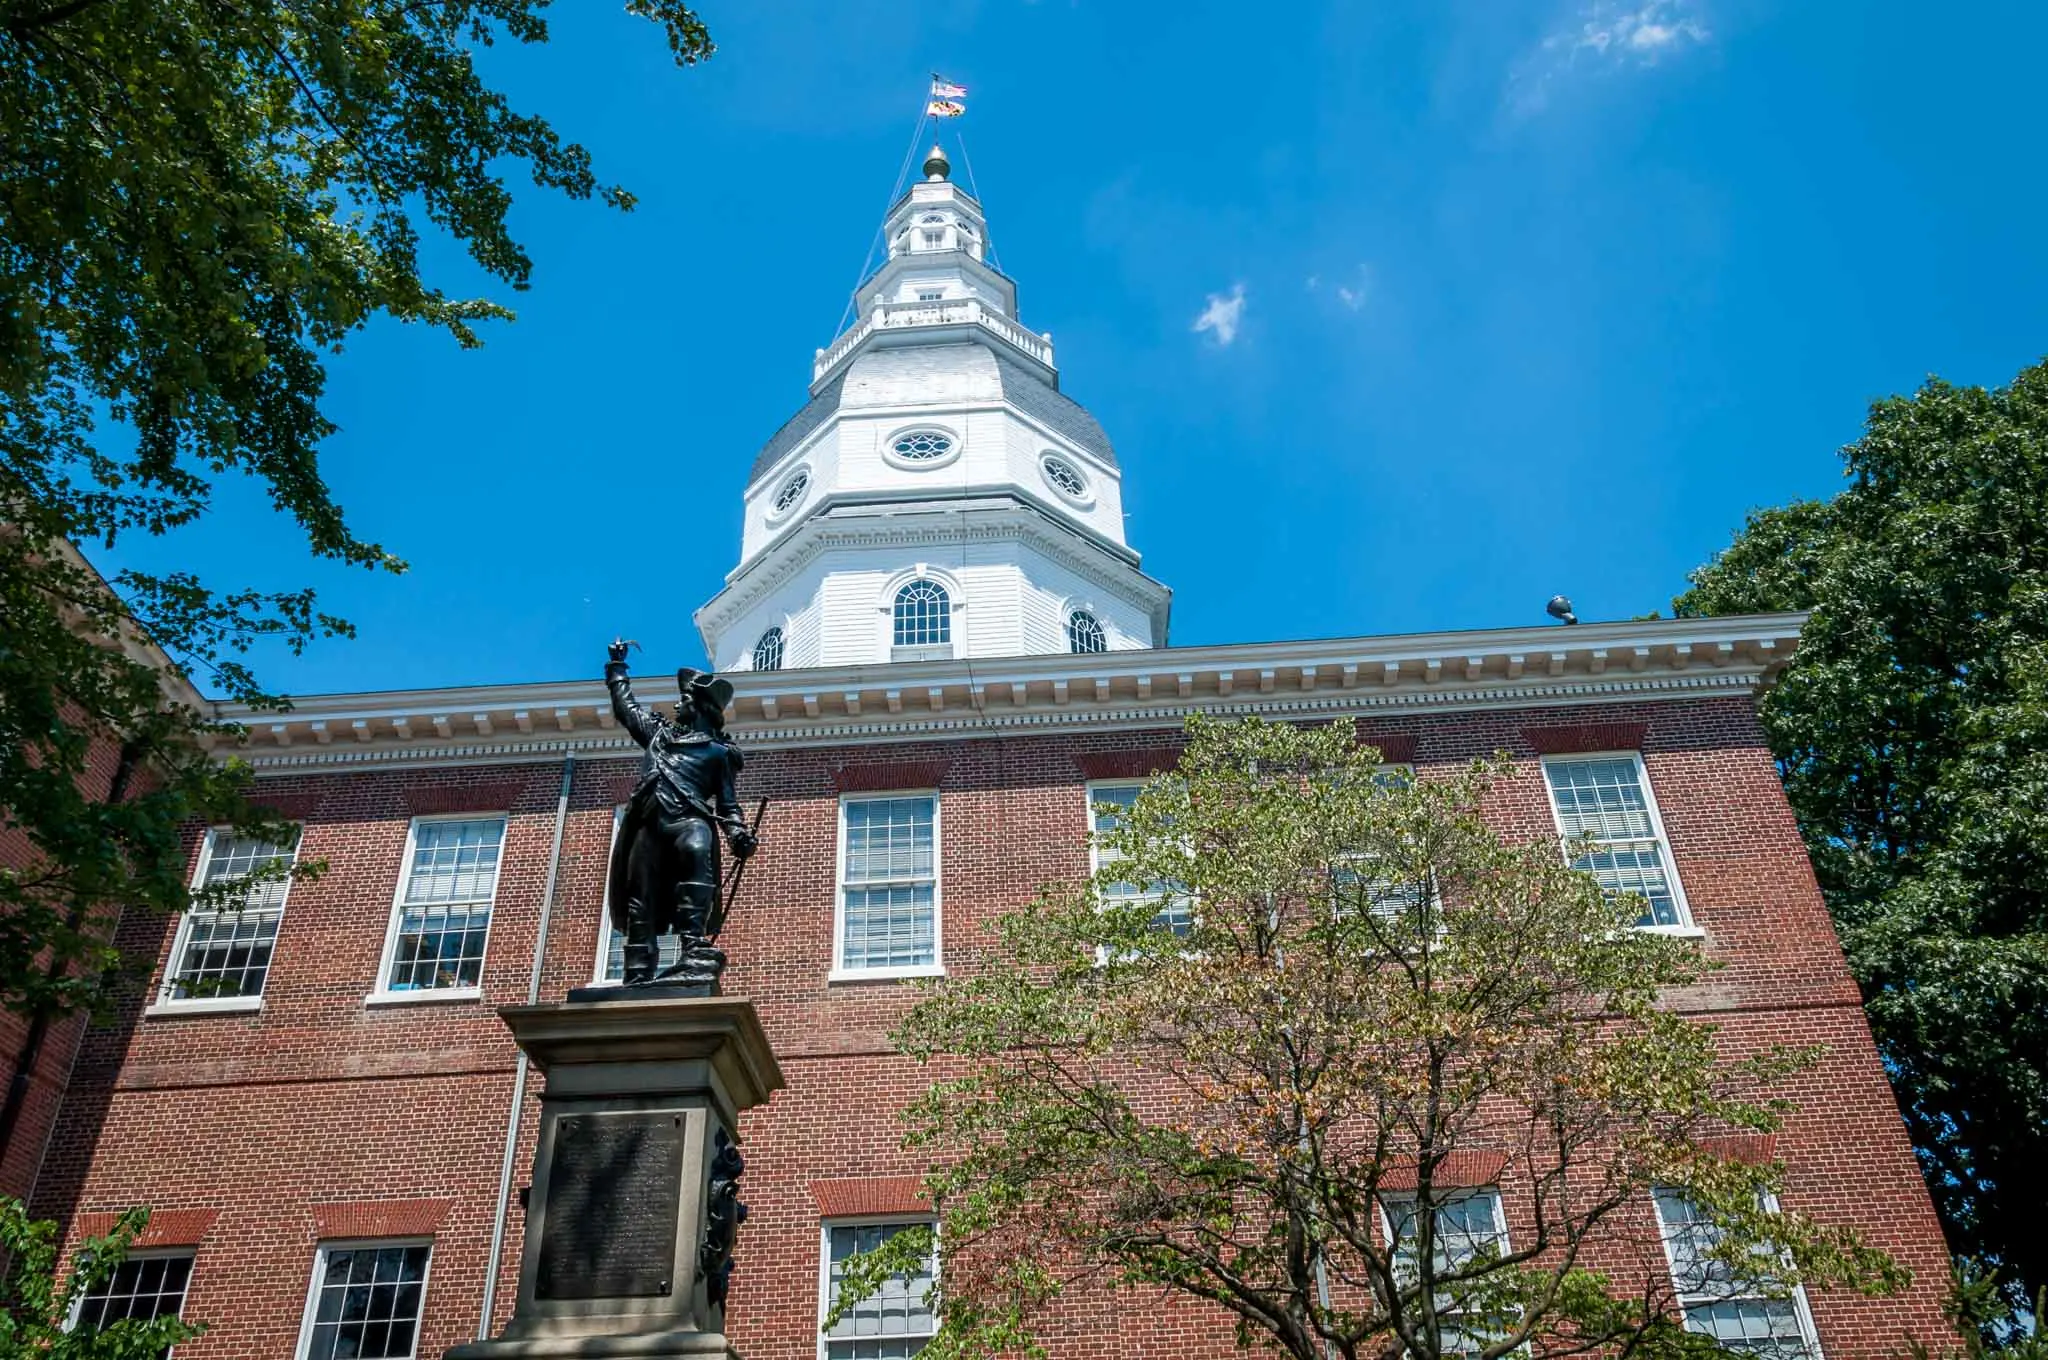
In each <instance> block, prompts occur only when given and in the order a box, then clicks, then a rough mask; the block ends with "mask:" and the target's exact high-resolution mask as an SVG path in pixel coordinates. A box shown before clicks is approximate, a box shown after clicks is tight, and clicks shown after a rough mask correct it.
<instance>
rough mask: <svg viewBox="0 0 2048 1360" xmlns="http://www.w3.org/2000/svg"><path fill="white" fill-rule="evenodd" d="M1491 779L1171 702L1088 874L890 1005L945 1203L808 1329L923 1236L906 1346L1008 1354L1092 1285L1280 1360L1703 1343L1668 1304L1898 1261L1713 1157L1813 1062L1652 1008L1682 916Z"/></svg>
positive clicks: (1754, 1123)
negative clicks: (965, 964)
mask: <svg viewBox="0 0 2048 1360" xmlns="http://www.w3.org/2000/svg"><path fill="white" fill-rule="evenodd" d="M1511 773H1512V772H1511V770H1510V769H1509V767H1507V766H1506V765H1505V764H1504V763H1501V762H1492V763H1484V764H1477V765H1474V766H1473V767H1471V768H1470V769H1469V770H1466V771H1464V772H1462V773H1460V774H1458V775H1455V776H1453V777H1448V778H1441V779H1439V778H1431V779H1428V780H1412V779H1409V778H1405V777H1398V776H1395V775H1392V774H1390V772H1388V771H1387V770H1386V769H1384V768H1383V767H1382V766H1381V764H1380V758H1379V755H1378V753H1377V752H1376V751H1373V750H1372V749H1371V748H1369V747H1365V746H1362V745H1360V744H1359V743H1358V742H1357V740H1356V738H1355V736H1354V735H1353V733H1352V731H1351V730H1350V729H1349V727H1348V726H1345V725H1335V726H1331V727H1328V728H1322V729H1307V728H1301V727H1295V726H1290V725H1282V724H1268V723H1262V722H1259V721H1256V720H1250V721H1245V722H1241V723H1209V722H1202V721H1194V722H1191V724H1190V730H1189V744H1188V747H1187V750H1186V752H1185V754H1184V756H1183V758H1182V760H1181V762H1180V765H1179V768H1178V769H1177V770H1176V771H1175V772H1173V773H1172V774H1171V775H1169V776H1165V777H1161V778H1157V779H1154V780H1153V781H1151V782H1150V783H1149V784H1148V785H1147V786H1146V787H1145V789H1144V790H1143V792H1142V793H1140V794H1139V796H1138V797H1137V799H1136V802H1135V804H1134V805H1133V806H1131V807H1130V808H1128V809H1127V810H1119V812H1118V816H1117V817H1116V818H1115V821H1114V824H1113V825H1112V826H1111V827H1110V829H1108V830H1106V831H1104V832H1103V833H1102V841H1101V849H1100V862H1101V864H1102V866H1103V867H1102V869H1101V870H1100V871H1099V872H1098V873H1097V874H1096V875H1095V876H1094V878H1093V880H1092V881H1089V882H1085V883H1079V884H1070V885H1063V886H1054V887H1051V888H1048V889H1046V890H1045V891H1043V892H1042V893H1041V894H1040V895H1039V897H1038V898H1037V900H1036V901H1035V902H1033V903H1032V904H1031V905H1030V906H1028V907H1026V908H1023V909H1021V910H1018V911H1015V912H1013V913H1010V914H1008V915H1006V916H1005V917H1003V918H1002V919H1001V921H1000V922H999V925H998V931H997V938H996V940H995V941H994V942H993V943H992V945H991V946H990V948H989V950H988V951H987V954H986V957H985V958H984V959H983V960H982V961H981V966H979V967H978V968H977V969H975V970H974V971H972V972H971V973H967V974H964V975H961V976H956V977H951V978H947V979H945V980H943V981H941V982H938V983H936V984H934V985H933V986H932V987H931V988H930V990H929V991H928V992H927V993H926V994H925V995H924V996H923V997H922V998H921V999H920V1000H919V1002H918V1003H917V1005H916V1006H915V1007H914V1009H913V1010H912V1011H911V1012H910V1014H909V1016H908V1018H907V1020H906V1021H905V1023H904V1024H903V1026H902V1027H901V1029H900V1031H899V1033H898V1035H897V1041H898V1044H899V1046H900V1047H901V1048H902V1049H903V1050H904V1051H905V1052H907V1053H909V1054H911V1055H912V1056H914V1057H916V1058H917V1059H919V1060H920V1061H922V1062H925V1063H927V1064H929V1065H930V1066H931V1067H932V1069H933V1070H934V1072H935V1075H936V1077H937V1079H936V1080H935V1081H934V1082H933V1084H932V1085H931V1086H930V1088H929V1089H928V1091H927V1092H926V1093H925V1094H924V1095H923V1096H922V1097H921V1098H920V1099H919V1100H918V1101H917V1102H916V1103H915V1104H914V1106H913V1107H912V1109H911V1110H910V1111H909V1112H908V1117H909V1120H910V1124H911V1132H910V1134H909V1142H910V1145H911V1146H912V1147H914V1148H916V1149H918V1150H920V1152H921V1154H922V1155H923V1156H925V1157H927V1158H928V1159H929V1161H930V1164H931V1165H932V1166H933V1167H934V1168H935V1169H934V1170H933V1171H932V1172H931V1174H930V1176H929V1178H928V1182H927V1185H928V1189H929V1191H930V1193H931V1196H932V1200H933V1204H934V1206H935V1215H936V1219H937V1222H936V1226H935V1228H932V1229H929V1230H927V1229H911V1230H908V1231H904V1232H900V1233H898V1234H896V1235H895V1236H894V1237H892V1238H890V1239H889V1240H887V1241H886V1242H885V1243H883V1244H882V1245H881V1246H880V1247H879V1248H877V1249H876V1250H874V1251H871V1252H869V1253H867V1254H866V1255H864V1256H860V1257H857V1258H855V1259H854V1261H853V1262H852V1263H850V1265H848V1266H846V1267H845V1268H844V1270H843V1275H842V1277H841V1279H840V1281H839V1286H838V1289H837V1301H836V1303H835V1305H834V1308H833V1310H832V1311H831V1312H830V1314H829V1315H828V1318H827V1326H828V1327H829V1326H831V1325H834V1324H836V1323H837V1322H838V1321H839V1318H840V1317H841V1316H842V1315H844V1314H845V1313H846V1312H847V1310H848V1309H849V1308H850V1307H851V1305H852V1303H853V1301H854V1300H857V1299H859V1298H862V1297H864V1296H866V1295H868V1294H871V1293H872V1292H874V1291H875V1290H877V1289H880V1288H882V1287H883V1286H884V1284H885V1283H886V1282H887V1281H888V1280H890V1279H891V1278H892V1277H896V1276H902V1275H907V1274H913V1273H915V1272H916V1271H917V1270H918V1269H919V1268H920V1267H921V1265H922V1263H923V1262H925V1261H928V1260H929V1253H930V1252H931V1250H932V1246H933V1237H934V1234H935V1235H936V1239H937V1245H938V1248H939V1254H940V1259H941V1262H942V1269H941V1271H940V1273H939V1277H938V1283H937V1285H936V1286H935V1287H934V1290H933V1302H934V1304H935V1306H936V1307H937V1308H938V1309H939V1312H940V1316H941V1326H940V1330H939V1333H938V1335H937V1337H936V1338H934V1340H933V1342H932V1343H931V1345H930V1346H928V1347H927V1348H926V1349H925V1351H924V1352H923V1354H924V1355H926V1356H927V1357H934V1356H953V1355H962V1356H966V1355H991V1354H995V1353H998V1352H1005V1351H1018V1350H1025V1351H1028V1350H1031V1349H1032V1348H1034V1346H1035V1345H1036V1339H1035V1338H1036V1336H1037V1335H1038V1333H1039V1332H1040V1330H1041V1329H1042V1326H1043V1324H1044V1322H1045V1320H1046V1319H1047V1317H1048V1315H1049V1314H1051V1313H1054V1312H1057V1311H1058V1309H1059V1306H1060V1302H1061V1296H1062V1295H1063V1294H1065V1293H1066V1292H1067V1291H1069V1290H1070V1289H1072V1288H1074V1287H1076V1286H1081V1285H1086V1286H1088V1287H1101V1286H1109V1287H1118V1288H1127V1289H1133V1290H1144V1291H1148V1293H1149V1295H1150V1296H1151V1297H1156V1296H1157V1295H1158V1293H1159V1292H1160V1291H1164V1292H1166V1293H1168V1294H1174V1295H1180V1296H1184V1297H1186V1298H1189V1299H1194V1300H1202V1301H1206V1302H1207V1303H1208V1304H1211V1305H1214V1306H1215V1307H1216V1308H1218V1309H1220V1310H1222V1312H1223V1313H1225V1314H1227V1315H1228V1316H1229V1317H1231V1318H1233V1319H1234V1320H1235V1322H1236V1328H1237V1336H1238V1340H1239V1343H1240V1344H1242V1345H1246V1346H1250V1345H1262V1346H1266V1347H1271V1348H1273V1349H1276V1350H1278V1351H1279V1352H1280V1353H1282V1354H1286V1355H1290V1356H1295V1357H1299V1360H1331V1357H1344V1358H1345V1360H1353V1358H1354V1357H1360V1356H1384V1355H1394V1354H1399V1353H1402V1352H1405V1353H1406V1354H1408V1355H1410V1356H1414V1357H1417V1358H1418V1360H1440V1358H1441V1357H1446V1356H1452V1355H1461V1356H1474V1357H1480V1360H1495V1357H1501V1356H1506V1355H1509V1354H1510V1353H1519V1352H1522V1351H1524V1350H1525V1349H1528V1350H1532V1351H1533V1352H1534V1353H1536V1354H1545V1355H1558V1354H1577V1353H1590V1352H1593V1351H1604V1352H1607V1353H1612V1354H1619V1355H1624V1356H1626V1355H1679V1354H1684V1355H1702V1354H1711V1353H1713V1352H1715V1351H1716V1350H1717V1349H1718V1343H1717V1342H1716V1340H1715V1339H1714V1338H1713V1336H1711V1335H1709V1334H1706V1333H1703V1332H1702V1331H1699V1330H1689V1329H1688V1327H1687V1325H1686V1319H1685V1309H1686V1308H1687V1307H1688V1306H1689V1307H1692V1308H1695V1309H1704V1310H1707V1312H1711V1311H1712V1309H1713V1308H1714V1306H1715V1302H1716V1301H1717V1300H1718V1301H1723V1302H1727V1301H1734V1300H1743V1301H1746V1304H1747V1306H1749V1307H1750V1308H1751V1309H1752V1310H1756V1315H1758V1316H1768V1317H1773V1318H1778V1319H1784V1318H1788V1317H1792V1316H1794V1314H1793V1311H1792V1301H1791V1294H1792V1290H1793V1288H1794V1286H1795V1285H1797V1284H1800V1283H1804V1284H1806V1285H1808V1286H1810V1287H1830V1288H1836V1287H1839V1288H1849V1289H1854V1290H1860V1291H1865V1292H1870V1293H1882V1292H1889V1291H1893V1290H1896V1289H1898V1288H1900V1287H1901V1286H1902V1285H1903V1283H1904V1280H1905V1273H1904V1272H1903V1271H1902V1270H1901V1269H1900V1268H1899V1267H1898V1266H1896V1265H1895V1264H1894V1263H1893V1262H1892V1261H1891V1260H1890V1259H1889V1258H1888V1257H1886V1256H1885V1255H1883V1254H1882V1253H1881V1252H1879V1251H1876V1250H1874V1249H1872V1248H1870V1247H1868V1246H1867V1245H1865V1244H1864V1243H1862V1242H1861V1241H1860V1240H1859V1239H1858V1238H1857V1237H1856V1235H1855V1234H1854V1233H1853V1232H1851V1231H1849V1230H1847V1229H1845V1228H1841V1227H1836V1226H1830V1225H1825V1224H1821V1223H1817V1222H1815V1221H1813V1220H1811V1219H1809V1218H1807V1217H1806V1216H1804V1215H1802V1214H1799V1213H1796V1212H1790V1211H1785V1212H1779V1211H1777V1209H1776V1200H1775V1191H1776V1188H1777V1171H1776V1168H1775V1167H1774V1166H1772V1165H1769V1164H1757V1163H1756V1162H1754V1161H1748V1160H1741V1159H1736V1158H1732V1157H1729V1156H1726V1155H1721V1154H1723V1153H1724V1152H1725V1151H1726V1150H1727V1149H1728V1147H1729V1146H1730V1144H1729V1143H1728V1141H1727V1139H1728V1136H1729V1135H1734V1134H1742V1133H1763V1132H1768V1131H1771V1130H1774V1129H1776V1128H1777V1127H1778V1126H1779V1124H1780V1122H1781V1120H1782V1118H1783V1116H1784V1113H1785V1108H1786V1107H1785V1106H1784V1104H1783V1103H1782V1102H1781V1101H1779V1100H1776V1099H1774V1098H1773V1097H1772V1095H1771V1090H1772V1087H1773V1086H1774V1085H1775V1084H1776V1083H1778V1082H1780V1081H1782V1080H1783V1079H1784V1078H1785V1077H1787V1076H1788V1075H1790V1074H1791V1073H1793V1072H1795V1071H1796V1070H1798V1069H1800V1068H1801V1067H1803V1066H1805V1065H1807V1064H1810V1063H1811V1062H1812V1061H1814V1059H1815V1057H1816V1056H1817V1055H1816V1054H1815V1053H1813V1052H1811V1051H1790V1050H1785V1049H1777V1048H1773V1049H1768V1050H1764V1051H1757V1052H1750V1053H1746V1054H1739V1055H1738V1054H1733V1053H1728V1052H1724V1051H1722V1050H1723V1047H1724V1045H1723V1044H1722V1043H1721V1042H1720V1041H1719V1039H1718V1036H1717V1034H1716V1032H1715V1030H1714V1029H1713V1027H1711V1026H1708V1025H1704V1024H1700V1023H1697V1022H1694V1021H1691V1020H1688V1019H1686V1018H1684V1017H1682V1016H1680V1015H1678V1014H1676V1013H1674V1011H1672V1010H1671V1009H1669V1008H1667V1007H1666V1006H1665V1005H1663V1004H1660V998H1663V997H1664V996H1665V995H1666V994H1667V993H1668V992H1669V991H1670V990H1671V989H1673V988H1677V987H1683V986H1685V985H1687V984H1689V983H1693V982H1695V981H1697V980H1698V979H1700V978H1701V976H1702V975H1703V972H1704V971H1705V965H1704V964H1703V962H1702V960H1701V957H1700V953H1699V949H1698V946H1697V944H1695V943H1693V942H1691V941H1687V940H1682V939H1673V938H1670V937H1668V936H1663V935H1658V934H1653V933H1649V932H1644V931H1640V930H1636V929H1633V928H1632V927H1633V926H1634V925H1635V923H1636V921H1637V919H1638V916H1639V914H1640V912H1641V910H1642V903H1641V902H1640V900H1639V899H1634V898H1615V897H1611V896H1609V895H1608V894H1606V893H1604V892H1603V891H1602V890H1601V888H1600V885H1599V884H1598V883H1597V882H1596V881H1595V880H1594V879H1593V878H1592V876H1591V875H1589V874H1586V873H1582V872H1578V871H1576V870H1574V869H1572V868H1570V867H1569V866H1568V865H1567V864H1566V862H1565V860H1564V857H1563V856H1561V855H1560V854H1559V850H1558V846H1557V845H1556V843H1555V842H1554V841H1543V842H1532V843H1529V844H1510V843H1507V842H1505V841H1503V839H1502V838H1501V837H1500V836H1499V835H1498V834H1497V833H1496V832H1495V831H1494V830H1493V829H1492V828H1490V827H1489V826H1488V824H1487V822H1486V820H1485V818H1484V817H1483V816H1482V812H1481V809H1482V806H1483V805H1484V804H1485V803H1486V802H1487V800H1488V796H1489V793H1490V791H1492V790H1493V789H1495V788H1496V786H1497V785H1498V784H1499V783H1500V782H1501V781H1502V780H1504V779H1506V778H1508V777H1509V776H1510V775H1511ZM1667 1247H1668V1249H1669V1250H1670V1253H1671V1258H1675V1259H1676V1260H1677V1261H1678V1273H1679V1275H1680V1276H1681V1283H1682V1284H1683V1285H1684V1294H1683V1297H1681V1296H1680V1295H1679V1293H1678V1291H1677V1290H1675V1289H1674V1282H1673V1274H1672V1270H1671V1268H1670V1266H1669V1265H1668V1264H1667V1259H1668V1258H1667V1254H1666V1253H1667ZM1703 1301H1704V1302H1703ZM1695 1320H1696V1322H1697V1323H1698V1324H1699V1325H1702V1326H1706V1325H1708V1324H1709V1323H1710V1319H1709V1318H1708V1317H1707V1316H1705V1315H1704V1314H1702V1315H1701V1316H1699V1317H1698V1318H1696V1319H1695ZM1759 1339H1761V1338H1759Z"/></svg>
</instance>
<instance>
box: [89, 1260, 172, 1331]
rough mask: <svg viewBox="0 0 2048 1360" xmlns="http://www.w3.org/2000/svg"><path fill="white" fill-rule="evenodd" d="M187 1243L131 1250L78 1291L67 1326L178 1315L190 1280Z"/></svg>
mask: <svg viewBox="0 0 2048 1360" xmlns="http://www.w3.org/2000/svg"><path fill="white" fill-rule="evenodd" d="M192 1256H193V1251H192V1248H190V1247H181V1248H177V1249H171V1250H161V1251H149V1250H145V1251H131V1252H129V1253H128V1255H127V1257H126V1258H124V1259H123V1260H122V1262H121V1264H119V1265H117V1266H115V1267H114V1273H113V1274H112V1275H110V1276H108V1277H107V1278H106V1279H104V1280H102V1281H100V1282H99V1283H98V1284H97V1285H94V1286H93V1287H92V1288H91V1289H88V1290H87V1291H86V1292H85V1293H83V1294H81V1295H79V1297H78V1299H77V1301H76V1302H75V1303H74V1304H73V1305H72V1309H71V1323H70V1330H71V1331H74V1332H96V1331H99V1330H100V1329H101V1328H102V1327H109V1326H112V1325H113V1324H114V1323H117V1322H125V1321H127V1320H129V1319H131V1318H132V1319H133V1320H135V1321H137V1322H154V1321H156V1319H158V1318H161V1317H177V1316H179V1315H180V1314H182V1313H183V1312H184V1309H185V1289H186V1287H187V1286H188V1285H190V1284H191V1283H192Z"/></svg>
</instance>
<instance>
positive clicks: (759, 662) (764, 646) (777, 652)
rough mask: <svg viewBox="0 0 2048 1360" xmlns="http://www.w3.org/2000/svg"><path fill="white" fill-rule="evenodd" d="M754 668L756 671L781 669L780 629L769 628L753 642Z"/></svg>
mask: <svg viewBox="0 0 2048 1360" xmlns="http://www.w3.org/2000/svg"><path fill="white" fill-rule="evenodd" d="M754 669H755V670H757V671H779V670H781V669H782V629H781V628H780V627H775V628H770V629H769V630H768V631H767V632H765V633H763V634H761V638H760V641H758V642H756V643H755V644H754Z"/></svg>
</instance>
